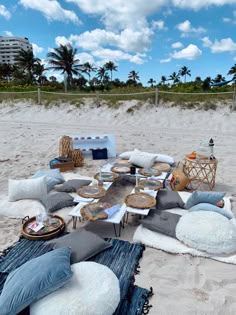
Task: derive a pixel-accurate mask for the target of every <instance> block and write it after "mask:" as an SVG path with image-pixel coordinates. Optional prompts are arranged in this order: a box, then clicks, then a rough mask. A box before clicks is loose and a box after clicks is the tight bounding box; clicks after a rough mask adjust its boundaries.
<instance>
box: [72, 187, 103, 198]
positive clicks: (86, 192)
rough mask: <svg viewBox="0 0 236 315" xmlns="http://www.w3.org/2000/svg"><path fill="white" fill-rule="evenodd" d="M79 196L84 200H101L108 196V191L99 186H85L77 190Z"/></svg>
mask: <svg viewBox="0 0 236 315" xmlns="http://www.w3.org/2000/svg"><path fill="white" fill-rule="evenodd" d="M77 194H78V195H79V196H80V197H84V198H95V199H96V198H101V197H104V196H105V194H106V190H105V189H104V188H103V187H98V186H92V185H91V186H84V187H81V188H79V189H78V190H77Z"/></svg>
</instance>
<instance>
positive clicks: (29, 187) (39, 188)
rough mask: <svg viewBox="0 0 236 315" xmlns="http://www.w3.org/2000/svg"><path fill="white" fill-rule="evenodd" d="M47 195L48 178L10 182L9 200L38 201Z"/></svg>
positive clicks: (11, 180) (10, 180)
mask: <svg viewBox="0 0 236 315" xmlns="http://www.w3.org/2000/svg"><path fill="white" fill-rule="evenodd" d="M45 195H47V182H46V176H43V177H39V178H34V179H22V180H15V179H9V180H8V200H9V201H16V200H20V199H37V200H40V199H41V198H42V197H44V196H45Z"/></svg>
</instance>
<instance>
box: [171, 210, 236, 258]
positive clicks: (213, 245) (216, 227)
mask: <svg viewBox="0 0 236 315" xmlns="http://www.w3.org/2000/svg"><path fill="white" fill-rule="evenodd" d="M176 237H177V239H179V240H180V241H181V242H183V243H184V244H185V245H187V246H189V247H192V248H194V249H198V250H201V251H205V252H207V253H209V254H213V255H222V254H232V253H234V252H236V227H235V226H234V224H233V223H232V222H231V221H230V220H229V219H227V218H226V217H224V216H223V215H221V214H219V213H217V212H206V211H198V212H190V213H187V214H184V215H183V216H182V217H181V218H180V220H179V222H178V223H177V226H176Z"/></svg>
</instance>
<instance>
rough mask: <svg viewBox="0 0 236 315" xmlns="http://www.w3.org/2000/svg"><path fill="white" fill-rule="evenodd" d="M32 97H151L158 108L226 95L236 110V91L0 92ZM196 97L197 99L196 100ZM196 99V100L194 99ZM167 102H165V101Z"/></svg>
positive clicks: (1, 93) (99, 98)
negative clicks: (169, 102) (165, 103)
mask: <svg viewBox="0 0 236 315" xmlns="http://www.w3.org/2000/svg"><path fill="white" fill-rule="evenodd" d="M30 94H31V95H32V97H33V99H35V101H36V102H37V103H38V104H41V103H42V100H45V101H50V100H52V99H54V100H55V97H57V96H58V97H59V99H60V100H62V101H66V100H76V99H81V98H84V97H89V98H94V99H95V101H96V103H100V100H101V99H103V98H110V99H112V98H114V99H115V100H116V101H119V100H124V98H126V99H127V100H131V99H132V98H138V99H142V100H144V99H145V100H146V99H147V97H149V98H150V97H151V98H152V100H153V103H154V104H155V106H158V104H159V102H160V100H161V98H163V96H165V95H166V96H168V95H169V96H170V97H172V98H170V99H168V100H167V101H183V102H184V101H186V100H184V99H181V97H185V96H186V97H189V99H188V100H187V101H192V102H194V101H195V102H197V101H198V102H202V101H204V99H205V100H207V97H209V96H213V95H217V96H219V97H221V96H224V95H227V96H229V95H232V109H233V110H235V109H236V91H235V90H234V91H231V92H206V93H203V92H189V93H187V92H172V91H162V90H160V89H159V88H155V89H154V90H152V91H146V92H145V91H144V92H135V93H132V92H131V93H102V92H98V91H96V92H95V93H67V92H66V93H65V92H49V91H44V90H43V89H41V88H38V89H37V90H35V91H25V92H0V99H4V97H3V98H1V95H3V96H4V95H5V96H6V95H7V96H9V98H10V97H11V96H13V97H14V96H17V95H21V96H24V95H26V96H28V95H30ZM44 95H45V96H46V98H43V96H44ZM200 96H202V97H203V98H200ZM194 97H195V98H194ZM193 98H194V99H193ZM164 101H165V100H164ZM219 101H221V99H219Z"/></svg>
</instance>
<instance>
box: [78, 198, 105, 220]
mask: <svg viewBox="0 0 236 315" xmlns="http://www.w3.org/2000/svg"><path fill="white" fill-rule="evenodd" d="M110 207H111V204H110V203H108V202H95V203H90V204H87V205H85V206H83V207H82V208H81V209H80V214H81V216H82V217H83V218H84V219H86V220H89V221H96V220H104V219H107V218H108V215H107V213H106V212H104V210H106V209H108V208H110Z"/></svg>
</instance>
